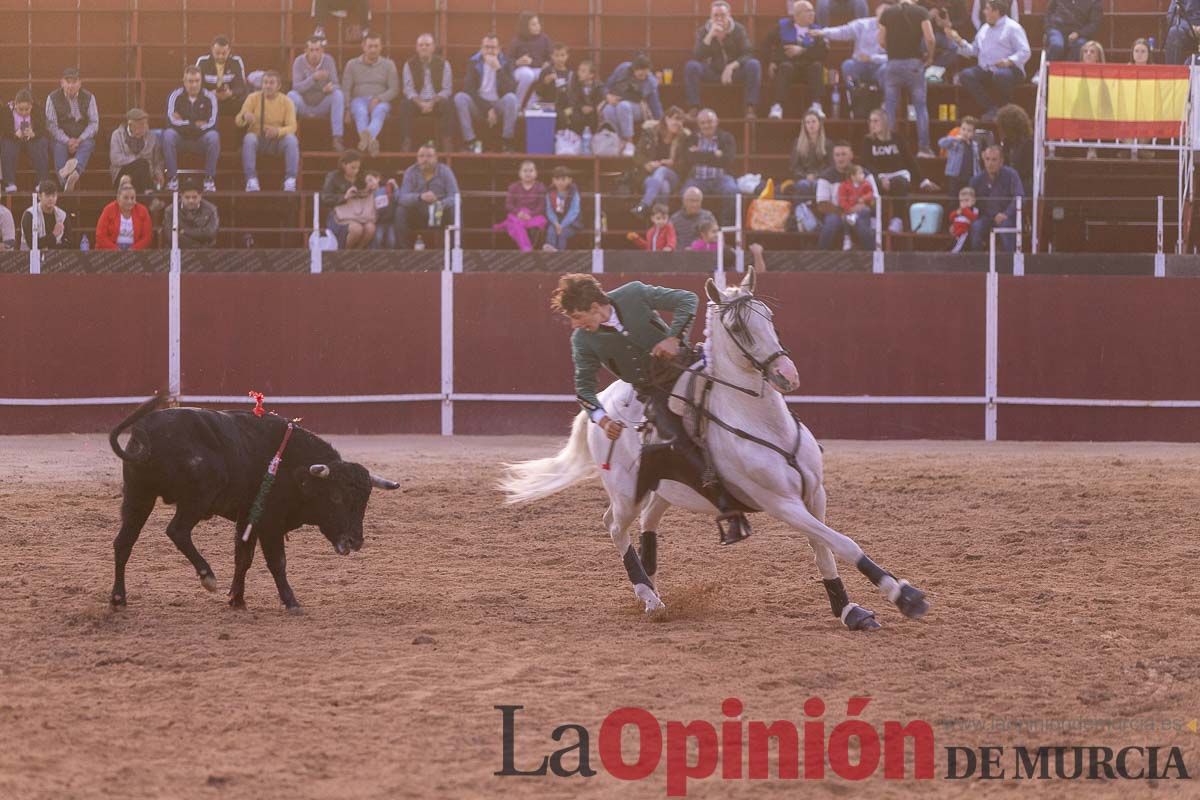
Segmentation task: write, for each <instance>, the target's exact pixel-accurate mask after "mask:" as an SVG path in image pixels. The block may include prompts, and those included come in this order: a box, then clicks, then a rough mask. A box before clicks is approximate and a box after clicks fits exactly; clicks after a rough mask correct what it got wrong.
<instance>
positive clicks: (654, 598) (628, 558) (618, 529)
mask: <svg viewBox="0 0 1200 800" xmlns="http://www.w3.org/2000/svg"><path fill="white" fill-rule="evenodd" d="M636 516H637V512H636V510H635V509H633V508H630V507H629V505H628V504H627V503H625V502H614V503H613V504H612V505H610V506H609V507H608V510H607V511H605V512H604V525H605V527H607V528H608V535H609V537H610V538H611V539H612V542H613V545H614V546H615V547H616V548H617V554H618V555H619V556H621V562H622V563H623V564H624V565H625V574H626V575H628V576H629V582H630V583H632V584H633V593H634V594H636V595H637V597H638V599H639V600H641V601H642V603H643V604H645V606H646V613H650V612H651V611H657V610H658V609H660V608H666V604H665V603H663V601H662V598H660V597H659V596H658V592H657V591H656V590H655V588H654V581H652V580H651V579H650V576H649V575H647V574H646V568H645V567H644V566H642V559H641V558H640V557H638V553H637V550H636V549H635V548H634V546H633V543H632V542H631V541H630V540H629V532H628V528H629V525H630V524H631V523H632V522H633V520H634V518H635V517H636Z"/></svg>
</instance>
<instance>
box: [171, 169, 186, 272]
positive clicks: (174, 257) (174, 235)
mask: <svg viewBox="0 0 1200 800" xmlns="http://www.w3.org/2000/svg"><path fill="white" fill-rule="evenodd" d="M182 261H183V259H182V257H181V256H180V253H179V190H178V189H176V190H175V191H173V192H171V272H179V271H180V269H181V268H182V266H183V265H182Z"/></svg>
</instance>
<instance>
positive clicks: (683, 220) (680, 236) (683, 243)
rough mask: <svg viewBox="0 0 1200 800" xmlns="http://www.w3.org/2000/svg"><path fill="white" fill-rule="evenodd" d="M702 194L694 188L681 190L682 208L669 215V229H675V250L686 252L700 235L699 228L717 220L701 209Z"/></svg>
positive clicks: (704, 209) (706, 210) (707, 211)
mask: <svg viewBox="0 0 1200 800" xmlns="http://www.w3.org/2000/svg"><path fill="white" fill-rule="evenodd" d="M703 203H704V192H702V191H700V190H699V189H697V188H696V187H695V186H691V187H688V188H687V189H684V190H683V208H681V209H679V210H678V211H676V212H675V213H674V214H672V215H671V227H672V228H674V229H675V249H677V250H687V249H688V248H690V247H691V246H692V242H694V241H696V237H697V236H699V235H700V226H701V225H702V224H703V223H705V222H712V223H716V221H717V218H716V217H714V216H713V215H712V212H710V211H709V210H708V209H706V208H704V207H703Z"/></svg>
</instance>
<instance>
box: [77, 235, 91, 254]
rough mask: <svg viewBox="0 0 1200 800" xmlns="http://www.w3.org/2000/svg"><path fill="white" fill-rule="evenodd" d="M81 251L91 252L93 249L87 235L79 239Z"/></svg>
mask: <svg viewBox="0 0 1200 800" xmlns="http://www.w3.org/2000/svg"><path fill="white" fill-rule="evenodd" d="M79 249H80V250H91V249H92V243H91V242H89V241H88V238H87V234H86V233H85V234H84V235H83V236H81V237H80V238H79Z"/></svg>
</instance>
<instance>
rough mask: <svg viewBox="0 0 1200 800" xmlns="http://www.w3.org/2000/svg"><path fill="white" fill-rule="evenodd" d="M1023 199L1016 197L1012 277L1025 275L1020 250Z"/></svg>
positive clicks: (1022, 226) (1022, 253) (1023, 224)
mask: <svg viewBox="0 0 1200 800" xmlns="http://www.w3.org/2000/svg"><path fill="white" fill-rule="evenodd" d="M1023 199H1024V198H1022V197H1021V196H1020V195H1017V220H1016V225H1015V226H1014V227H1015V228H1016V229H1017V246H1016V249H1014V250H1013V275H1024V274H1025V253H1024V252H1023V251H1022V250H1021V246H1022V245H1023V244H1024V242H1023V241H1022V239H1021V230H1022V228H1024V227H1025V216H1024V214H1023V212H1022V208H1021V201H1022V200H1023Z"/></svg>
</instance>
